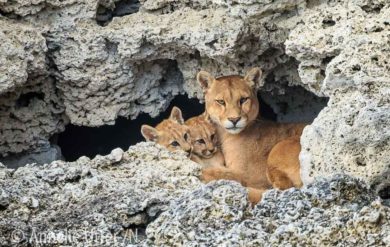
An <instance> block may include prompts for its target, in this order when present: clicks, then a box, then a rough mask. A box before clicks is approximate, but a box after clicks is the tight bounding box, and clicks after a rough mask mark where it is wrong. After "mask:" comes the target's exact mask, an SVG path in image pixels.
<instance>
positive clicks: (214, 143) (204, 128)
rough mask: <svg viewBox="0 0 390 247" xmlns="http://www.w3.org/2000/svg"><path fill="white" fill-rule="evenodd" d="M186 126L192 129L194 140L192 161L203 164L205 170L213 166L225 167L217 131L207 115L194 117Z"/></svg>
mask: <svg viewBox="0 0 390 247" xmlns="http://www.w3.org/2000/svg"><path fill="white" fill-rule="evenodd" d="M185 124H186V125H187V126H188V127H189V129H190V136H191V140H192V143H191V144H192V155H191V160H193V161H195V162H196V163H198V164H201V165H202V167H203V168H207V167H211V166H224V165H225V160H224V158H223V154H222V152H221V150H220V149H219V147H218V137H217V133H216V131H217V130H216V129H215V127H214V126H213V124H212V123H210V122H209V120H208V119H207V115H206V114H205V113H203V114H202V115H199V116H196V117H192V118H190V119H188V120H187V121H186V122H185Z"/></svg>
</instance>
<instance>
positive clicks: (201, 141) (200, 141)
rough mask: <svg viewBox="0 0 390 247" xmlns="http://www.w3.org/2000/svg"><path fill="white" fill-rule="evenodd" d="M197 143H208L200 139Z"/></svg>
mask: <svg viewBox="0 0 390 247" xmlns="http://www.w3.org/2000/svg"><path fill="white" fill-rule="evenodd" d="M196 142H197V143H200V144H206V142H205V141H204V140H203V139H198V140H196Z"/></svg>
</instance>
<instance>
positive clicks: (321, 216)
mask: <svg viewBox="0 0 390 247" xmlns="http://www.w3.org/2000/svg"><path fill="white" fill-rule="evenodd" d="M146 234H147V241H146V243H145V246H148V245H154V246H162V245H164V246H173V245H176V244H179V245H184V246H295V245H297V246H301V245H302V246H335V245H336V246H367V245H369V246H388V245H389V244H390V208H389V207H387V206H384V205H383V204H382V202H381V200H380V199H378V198H376V196H375V195H374V193H373V192H372V191H370V190H369V189H368V187H367V186H366V185H364V183H363V184H362V183H361V182H360V181H358V180H356V179H352V178H350V177H347V176H335V177H333V178H331V179H329V180H319V181H317V182H315V183H313V184H311V185H309V186H308V187H306V188H303V189H302V190H297V189H290V190H286V191H283V192H282V191H277V190H271V191H269V192H267V193H266V195H265V196H264V199H263V200H262V202H261V203H259V204H258V205H257V206H256V207H255V208H254V209H253V210H252V209H251V208H250V207H249V205H248V202H247V200H246V193H245V190H244V189H243V188H242V187H241V186H240V185H238V184H237V183H233V182H227V181H218V182H214V183H211V184H209V185H207V186H205V187H203V188H201V189H198V190H196V191H194V192H192V193H191V194H186V195H183V196H182V197H181V198H179V199H177V200H175V201H174V202H173V203H172V204H171V207H170V209H169V210H168V211H166V212H164V213H163V214H161V216H160V217H159V218H157V219H156V220H155V221H154V222H152V223H151V224H149V226H148V227H147V229H146Z"/></svg>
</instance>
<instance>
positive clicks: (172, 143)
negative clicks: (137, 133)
mask: <svg viewBox="0 0 390 247" xmlns="http://www.w3.org/2000/svg"><path fill="white" fill-rule="evenodd" d="M189 132H190V131H189V128H188V126H186V125H184V120H183V117H182V114H181V111H180V109H179V108H177V107H174V108H173V109H172V112H171V116H170V117H169V118H168V119H166V120H163V121H162V122H161V123H159V124H158V125H157V126H156V128H153V127H151V126H149V125H142V128H141V133H142V135H143V136H144V137H145V139H146V140H148V141H153V142H156V143H158V144H160V145H161V146H164V147H165V148H167V149H168V150H169V151H177V150H183V151H185V152H186V153H187V154H188V156H189V155H190V154H191V151H192V147H191V136H190V133H189Z"/></svg>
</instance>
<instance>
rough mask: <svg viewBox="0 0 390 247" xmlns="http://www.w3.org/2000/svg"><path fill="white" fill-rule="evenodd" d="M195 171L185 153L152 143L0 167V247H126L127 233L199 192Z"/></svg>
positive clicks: (128, 238)
mask: <svg viewBox="0 0 390 247" xmlns="http://www.w3.org/2000/svg"><path fill="white" fill-rule="evenodd" d="M199 170H200V166H199V165H197V164H196V163H194V162H192V161H190V160H189V159H187V158H186V155H185V154H184V153H176V154H175V153H170V152H168V151H167V150H165V149H163V148H161V147H158V146H156V145H155V144H152V143H140V144H138V145H136V146H133V147H131V148H130V149H129V150H128V151H126V152H123V151H122V150H120V149H116V150H113V151H112V153H111V154H109V155H107V156H97V157H95V158H94V159H92V160H90V159H88V158H86V157H81V158H80V159H78V160H77V161H75V162H69V163H67V162H63V161H55V162H53V163H51V164H48V165H44V166H34V165H27V166H25V167H21V168H19V169H17V170H13V169H7V168H6V167H4V166H2V165H0V243H1V245H3V246H10V245H11V244H14V245H15V244H17V245H18V246H27V245H28V244H31V245H40V244H44V243H46V244H48V245H55V244H61V243H62V244H66V243H68V244H70V245H72V246H85V244H87V243H89V244H90V245H93V246H112V245H113V244H115V243H122V244H124V245H125V244H130V243H131V242H132V241H134V239H135V238H136V236H133V235H129V234H130V233H129V232H130V231H131V230H132V229H135V228H136V229H139V231H140V232H139V234H141V229H142V228H144V227H145V225H146V224H147V223H149V222H150V221H151V220H153V219H154V218H155V217H157V216H158V215H159V214H160V213H161V212H162V211H165V210H166V209H167V208H168V206H169V202H170V201H171V200H172V199H173V198H177V197H178V196H180V195H182V194H184V193H186V192H188V191H191V190H193V189H195V188H197V187H199V186H200V184H201V182H200V181H199V179H198V178H197V176H198V175H199ZM49 234H52V235H51V236H52V237H51V238H49V236H50V235H49ZM61 234H62V235H61ZM126 234H128V235H126ZM134 234H136V233H135V232H134ZM64 236H65V237H66V238H63V237H64ZM45 237H46V238H45ZM138 237H141V236H138ZM40 241H41V242H40ZM44 241H46V242H44ZM88 241H89V242H88ZM101 241H104V242H101ZM115 241H116V242H115Z"/></svg>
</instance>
